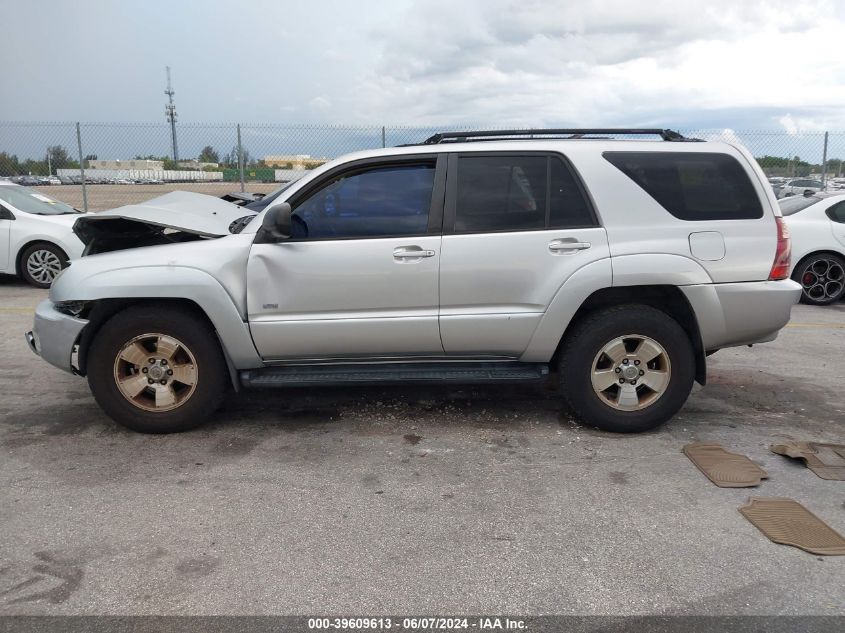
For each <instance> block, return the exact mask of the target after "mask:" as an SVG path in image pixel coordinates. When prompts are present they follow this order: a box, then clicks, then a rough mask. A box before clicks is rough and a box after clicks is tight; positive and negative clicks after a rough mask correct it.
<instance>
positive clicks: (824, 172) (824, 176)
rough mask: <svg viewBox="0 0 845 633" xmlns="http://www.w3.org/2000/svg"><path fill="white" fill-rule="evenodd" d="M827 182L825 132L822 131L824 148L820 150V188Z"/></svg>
mask: <svg viewBox="0 0 845 633" xmlns="http://www.w3.org/2000/svg"><path fill="white" fill-rule="evenodd" d="M826 182H827V132H825V133H824V150H823V151H822V189H824V188H825V183H826Z"/></svg>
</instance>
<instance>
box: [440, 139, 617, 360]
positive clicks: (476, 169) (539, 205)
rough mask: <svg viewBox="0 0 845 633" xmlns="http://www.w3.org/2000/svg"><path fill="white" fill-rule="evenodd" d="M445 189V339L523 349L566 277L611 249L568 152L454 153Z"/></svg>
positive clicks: (452, 346)
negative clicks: (567, 155) (566, 153)
mask: <svg viewBox="0 0 845 633" xmlns="http://www.w3.org/2000/svg"><path fill="white" fill-rule="evenodd" d="M446 189H447V194H446V210H445V219H444V235H443V245H442V254H441V259H440V335H441V338H442V340H443V348H444V350H445V351H446V353H447V354H451V355H466V356H502V357H518V356H519V355H520V354H521V353H522V352H523V351H524V350H525V349H526V347H527V345H528V342H529V340H530V339H531V335H532V334H533V333H534V330H535V329H536V327H537V324H538V323H539V321H540V318H541V317H542V315H543V313H544V312H545V310H546V308H547V307H548V305H549V303H550V302H551V300H552V298H553V297H554V296H555V294H556V293H557V291H558V289H559V288H560V287H561V286H562V285H563V284H564V282H565V281H566V280H567V279H568V278H569V277H570V276H571V275H572V274H573V273H574V272H575V271H577V270H578V269H579V268H581V267H583V266H585V265H587V264H589V263H590V262H593V261H596V260H599V259H603V258H607V257H609V250H608V244H607V236H606V233H605V230H604V229H603V228H602V227H600V226H599V225H598V222H597V219H596V215H595V213H594V211H593V209H592V206H591V204H590V203H589V201H588V197H587V195H586V192H585V190H584V188H583V186H582V184H581V182H580V179H579V178H578V177H577V175H576V174H575V172H574V170H573V169H572V167H571V165H570V164H569V163H568V161H567V160H566V159H565V158H564V157H563V156H562V155H560V154H556V153H546V152H521V153H512V152H471V153H470V152H467V153H456V154H452V155H450V157H449V163H448V175H447V185H446ZM604 281H605V283H604V285H606V286H610V284H611V279H610V274H609V273H608V278H607V279H606V280H604Z"/></svg>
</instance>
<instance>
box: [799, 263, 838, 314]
mask: <svg viewBox="0 0 845 633" xmlns="http://www.w3.org/2000/svg"><path fill="white" fill-rule="evenodd" d="M792 279H793V281H797V282H798V283H799V284H801V303H808V304H810V305H816V306H826V305H830V304H831V303H836V302H837V301H839V300H840V299H842V298H843V297H845V260H843V259H842V258H841V257H840V256H839V255H835V254H834V253H815V254H813V255H808V256H807V257H805V258H804V259H802V260H801V261H800V262H798V265H797V266H795V270H793V271H792Z"/></svg>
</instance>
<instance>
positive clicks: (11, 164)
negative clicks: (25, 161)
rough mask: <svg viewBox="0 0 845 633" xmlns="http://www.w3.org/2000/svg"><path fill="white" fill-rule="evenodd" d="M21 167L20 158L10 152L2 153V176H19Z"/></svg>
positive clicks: (0, 161) (0, 171)
mask: <svg viewBox="0 0 845 633" xmlns="http://www.w3.org/2000/svg"><path fill="white" fill-rule="evenodd" d="M20 174H21V165H20V163H19V162H18V157H17V156H15V155H14V154H9V153H8V152H0V176H19V175H20Z"/></svg>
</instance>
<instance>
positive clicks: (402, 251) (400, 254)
mask: <svg viewBox="0 0 845 633" xmlns="http://www.w3.org/2000/svg"><path fill="white" fill-rule="evenodd" d="M393 257H395V258H396V259H422V258H423V257H434V251H428V250H423V249H422V248H420V247H419V246H400V247H399V248H394V249H393Z"/></svg>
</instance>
